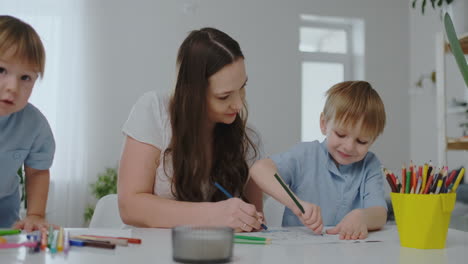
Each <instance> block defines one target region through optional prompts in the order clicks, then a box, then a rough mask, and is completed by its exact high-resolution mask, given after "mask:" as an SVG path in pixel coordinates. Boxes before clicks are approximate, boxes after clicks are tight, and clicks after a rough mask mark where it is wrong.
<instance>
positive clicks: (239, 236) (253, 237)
mask: <svg viewBox="0 0 468 264" xmlns="http://www.w3.org/2000/svg"><path fill="white" fill-rule="evenodd" d="M234 238H235V239H244V240H253V241H271V238H266V237H256V236H243V235H235V236H234Z"/></svg>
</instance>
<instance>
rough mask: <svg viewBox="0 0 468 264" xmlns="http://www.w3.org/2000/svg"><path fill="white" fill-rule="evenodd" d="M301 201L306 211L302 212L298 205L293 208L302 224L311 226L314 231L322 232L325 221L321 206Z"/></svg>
mask: <svg viewBox="0 0 468 264" xmlns="http://www.w3.org/2000/svg"><path fill="white" fill-rule="evenodd" d="M299 202H300V203H301V205H302V207H303V208H304V213H302V212H301V210H300V209H299V208H298V207H297V206H294V207H293V208H292V211H293V213H294V214H295V215H297V217H299V219H300V220H301V222H302V224H304V225H305V226H306V227H308V228H310V229H311V230H312V231H314V233H316V234H322V229H323V222H322V212H321V210H320V206H318V205H315V204H313V203H308V202H304V201H299Z"/></svg>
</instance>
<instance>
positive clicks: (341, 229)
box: [327, 209, 368, 240]
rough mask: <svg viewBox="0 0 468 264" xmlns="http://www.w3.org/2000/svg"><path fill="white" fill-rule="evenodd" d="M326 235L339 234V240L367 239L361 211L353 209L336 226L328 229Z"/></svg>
mask: <svg viewBox="0 0 468 264" xmlns="http://www.w3.org/2000/svg"><path fill="white" fill-rule="evenodd" d="M327 234H331V235H336V234H339V235H340V239H345V240H356V239H365V238H367V235H368V231H367V225H366V221H365V215H364V212H363V210H361V209H355V210H353V211H351V212H349V213H348V214H347V215H346V216H345V217H344V218H343V220H341V222H340V223H339V224H338V225H337V226H335V227H334V228H332V229H328V230H327Z"/></svg>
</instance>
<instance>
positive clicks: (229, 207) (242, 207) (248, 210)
mask: <svg viewBox="0 0 468 264" xmlns="http://www.w3.org/2000/svg"><path fill="white" fill-rule="evenodd" d="M215 205H216V206H215V209H214V215H213V216H214V217H213V220H212V224H213V225H219V226H229V227H231V228H233V229H234V231H235V232H251V231H254V230H260V229H261V226H260V224H261V223H262V221H263V214H261V213H258V212H257V209H256V208H255V206H254V205H252V204H248V203H246V202H244V201H242V200H241V199H239V198H231V199H227V200H224V201H221V202H217V203H215Z"/></svg>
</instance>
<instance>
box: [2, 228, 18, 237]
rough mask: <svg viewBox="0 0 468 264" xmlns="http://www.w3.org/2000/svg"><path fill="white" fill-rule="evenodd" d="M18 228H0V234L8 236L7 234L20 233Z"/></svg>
mask: <svg viewBox="0 0 468 264" xmlns="http://www.w3.org/2000/svg"><path fill="white" fill-rule="evenodd" d="M20 233H21V230H20V229H3V230H0V236H8V235H17V234H20Z"/></svg>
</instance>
